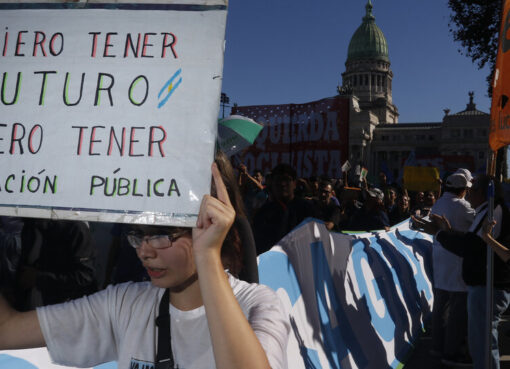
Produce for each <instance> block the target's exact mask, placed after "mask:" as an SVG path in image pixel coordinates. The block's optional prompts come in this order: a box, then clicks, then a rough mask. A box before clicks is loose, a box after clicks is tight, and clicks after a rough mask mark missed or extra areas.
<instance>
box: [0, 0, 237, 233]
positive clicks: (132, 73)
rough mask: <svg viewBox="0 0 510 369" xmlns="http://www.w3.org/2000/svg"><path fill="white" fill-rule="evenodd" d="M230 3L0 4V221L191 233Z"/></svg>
mask: <svg viewBox="0 0 510 369" xmlns="http://www.w3.org/2000/svg"><path fill="white" fill-rule="evenodd" d="M226 13H227V10H226V0H216V1H212V0H197V1H189V0H186V1H179V2H173V1H165V2H161V1H160V2H155V3H150V4H137V3H123V4H118V3H116V4H112V3H110V4H103V3H94V2H91V3H87V4H79V3H58V4H57V3H37V4H36V3H2V4H0V88H1V90H0V168H1V171H0V214H3V215H18V216H30V217H52V218H73V219H82V220H98V221H115V222H126V223H130V222H136V223H158V224H174V225H188V226H192V225H194V224H195V222H196V216H197V214H198V210H199V206H200V201H201V198H202V196H203V194H205V193H208V192H209V188H210V165H211V162H212V159H213V153H214V143H215V136H216V129H217V116H218V109H219V96H220V90H221V79H222V69H223V51H224V37H225V23H226Z"/></svg>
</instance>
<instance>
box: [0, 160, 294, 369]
mask: <svg viewBox="0 0 510 369" xmlns="http://www.w3.org/2000/svg"><path fill="white" fill-rule="evenodd" d="M212 174H213V179H214V184H215V188H216V193H217V195H216V197H213V196H209V195H205V196H204V198H203V199H202V203H201V206H200V212H199V215H198V220H197V226H196V228H193V230H191V229H186V228H174V227H156V226H136V227H133V232H132V233H131V234H130V235H129V242H130V243H131V245H132V246H134V247H135V248H136V250H137V254H138V257H139V258H140V260H141V261H142V263H143V265H144V267H145V268H146V269H147V271H148V273H149V275H150V277H151V283H149V282H142V283H125V284H120V285H116V286H110V287H109V288H107V289H106V290H103V291H101V292H99V293H96V294H94V295H90V296H88V297H83V298H81V299H77V300H74V301H71V302H68V303H64V304H59V305H52V306H46V307H42V308H38V309H37V310H36V311H31V312H27V313H19V312H16V311H14V310H12V309H11V308H10V307H9V306H8V304H7V303H6V302H5V300H4V299H3V298H2V297H1V296H0V349H16V348H30V347H41V346H47V347H48V350H49V352H50V355H51V357H52V359H53V360H54V361H55V362H57V363H59V364H63V365H71V366H82V367H86V366H94V365H97V364H99V363H102V362H108V361H113V360H116V361H118V367H119V369H121V368H122V369H124V368H131V367H134V365H136V366H137V367H144V365H145V367H148V368H150V367H153V366H154V367H155V368H156V369H163V368H165V369H166V368H168V369H170V368H214V367H216V368H222V369H223V368H235V369H238V368H243V369H244V368H269V367H271V368H273V369H276V368H286V365H287V360H286V345H287V339H288V333H289V325H288V323H287V319H286V317H285V315H284V313H283V309H282V307H281V305H280V302H279V299H278V298H277V296H276V294H275V293H274V291H272V290H271V289H269V288H267V287H265V286H262V285H257V284H248V283H245V282H242V281H240V280H238V279H236V278H234V277H233V276H232V275H230V274H229V273H226V272H225V267H227V268H228V267H229V266H230V265H234V264H235V262H236V260H233V259H234V257H232V256H231V255H234V253H231V252H229V250H228V249H229V248H231V247H234V245H235V240H231V239H230V240H229V238H231V237H230V236H229V237H227V234H228V233H229V229H230V228H231V226H232V223H233V222H234V218H235V211H234V208H233V206H232V204H231V202H230V199H229V196H228V193H227V189H226V187H225V184H224V182H223V180H222V177H221V174H220V172H219V170H218V167H217V166H216V164H213V166H212Z"/></svg>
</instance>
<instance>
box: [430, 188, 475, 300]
mask: <svg viewBox="0 0 510 369" xmlns="http://www.w3.org/2000/svg"><path fill="white" fill-rule="evenodd" d="M430 212H431V214H437V215H440V216H442V215H444V216H445V217H446V218H447V219H448V220H449V221H450V225H451V226H452V228H453V229H454V230H456V231H460V232H467V231H468V230H469V227H470V226H471V224H472V223H473V219H474V218H475V210H474V209H473V208H472V207H471V205H470V204H469V202H467V201H466V200H464V199H461V198H459V197H458V196H457V195H455V194H453V193H451V192H445V193H444V194H443V196H441V197H440V198H439V199H438V200H437V201H436V203H435V204H434V206H432V209H431V210H430ZM432 266H433V273H434V287H435V288H439V289H442V290H445V291H456V292H464V291H466V290H467V287H466V284H465V283H464V279H463V278H462V258H461V257H459V256H457V255H455V254H453V253H452V252H450V251H448V250H446V249H445V248H443V246H442V245H441V244H440V243H439V241H437V240H436V239H435V238H434V243H433V244H432Z"/></svg>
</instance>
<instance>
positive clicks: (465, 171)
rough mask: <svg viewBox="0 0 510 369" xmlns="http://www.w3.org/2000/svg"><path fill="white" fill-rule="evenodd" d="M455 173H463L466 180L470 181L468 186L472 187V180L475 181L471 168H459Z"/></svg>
mask: <svg viewBox="0 0 510 369" xmlns="http://www.w3.org/2000/svg"><path fill="white" fill-rule="evenodd" d="M453 174H462V175H463V176H464V177H465V178H466V180H467V181H468V183H469V186H468V187H471V182H473V175H472V174H471V172H470V171H469V169H466V168H459V169H457V170H456V171H455V173H453Z"/></svg>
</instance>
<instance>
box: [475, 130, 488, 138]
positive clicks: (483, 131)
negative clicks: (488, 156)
mask: <svg viewBox="0 0 510 369" xmlns="http://www.w3.org/2000/svg"><path fill="white" fill-rule="evenodd" d="M476 135H477V136H481V137H486V136H487V130H486V129H485V128H479V129H477V130H476Z"/></svg>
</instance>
